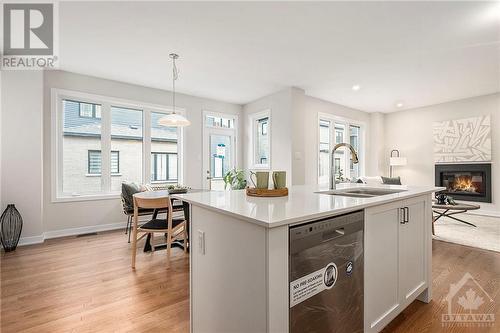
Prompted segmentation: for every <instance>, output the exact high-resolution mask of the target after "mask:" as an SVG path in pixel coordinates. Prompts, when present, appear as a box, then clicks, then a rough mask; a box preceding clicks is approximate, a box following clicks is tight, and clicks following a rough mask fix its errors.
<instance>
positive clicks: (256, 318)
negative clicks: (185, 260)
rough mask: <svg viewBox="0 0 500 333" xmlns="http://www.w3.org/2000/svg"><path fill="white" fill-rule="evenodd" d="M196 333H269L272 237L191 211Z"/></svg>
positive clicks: (223, 218)
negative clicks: (268, 259) (268, 269)
mask: <svg viewBox="0 0 500 333" xmlns="http://www.w3.org/2000/svg"><path fill="white" fill-rule="evenodd" d="M190 220H191V226H190V242H191V246H190V260H191V274H190V276H191V284H190V288H191V293H190V297H191V302H190V305H191V332H195V333H204V332H234V333H237V332H242V333H245V332H248V333H254V332H266V331H267V306H268V304H267V303H268V300H267V288H268V279H267V267H266V263H267V260H266V258H267V255H266V249H267V242H266V237H267V235H266V234H267V232H266V228H263V227H261V226H259V225H257V224H254V223H248V222H247V221H243V220H240V219H238V218H236V217H233V216H230V215H224V214H219V213H217V212H214V211H212V210H209V209H205V208H202V207H197V206H191V219H190Z"/></svg>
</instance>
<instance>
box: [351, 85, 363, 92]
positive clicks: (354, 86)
mask: <svg viewBox="0 0 500 333" xmlns="http://www.w3.org/2000/svg"><path fill="white" fill-rule="evenodd" d="M359 89H361V86H360V85H359V84H355V85H353V86H352V90H354V91H358V90H359Z"/></svg>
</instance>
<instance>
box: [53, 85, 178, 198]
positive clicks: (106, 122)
mask: <svg viewBox="0 0 500 333" xmlns="http://www.w3.org/2000/svg"><path fill="white" fill-rule="evenodd" d="M53 101H54V104H53V114H54V117H52V119H53V128H56V129H57V131H55V132H54V133H53V140H52V153H53V156H52V157H53V161H54V163H55V165H57V167H56V168H54V171H55V173H54V181H53V187H52V189H53V190H52V198H53V200H54V201H59V200H61V201H67V200H70V201H71V200H80V199H72V198H73V197H78V198H83V200H86V199H85V197H87V196H89V199H90V198H96V196H103V195H117V194H119V193H120V191H121V183H122V182H124V181H127V182H129V181H133V182H138V183H148V182H150V181H155V182H167V183H168V182H174V183H175V182H177V181H180V180H182V168H180V165H181V163H182V151H180V150H179V149H178V147H181V145H179V140H180V137H181V136H180V133H181V131H182V130H181V128H170V127H163V126H160V125H159V124H158V120H159V119H160V118H161V117H163V116H165V114H167V113H168V111H166V110H163V109H161V108H160V107H158V106H150V105H145V104H142V103H138V102H133V101H126V100H118V99H115V98H111V97H105V96H96V95H90V94H85V93H79V92H72V91H64V90H58V89H53ZM180 112H182V111H180ZM145 119H146V120H147V123H145V121H144V120H145ZM145 152H148V154H147V155H146V154H145ZM151 152H154V153H157V154H158V155H155V154H153V153H151ZM145 165H150V167H147V168H146V169H144V166H145Z"/></svg>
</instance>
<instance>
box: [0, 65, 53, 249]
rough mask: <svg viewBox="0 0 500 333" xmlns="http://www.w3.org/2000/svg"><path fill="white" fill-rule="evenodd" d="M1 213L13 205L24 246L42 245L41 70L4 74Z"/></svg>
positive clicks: (6, 72)
mask: <svg viewBox="0 0 500 333" xmlns="http://www.w3.org/2000/svg"><path fill="white" fill-rule="evenodd" d="M1 79H2V84H1V86H2V90H1V91H2V103H1V105H2V112H1V113H2V115H1V118H2V122H1V131H0V132H1V154H2V155H1V158H0V161H1V168H0V169H1V179H2V185H1V191H0V192H1V199H2V201H1V205H0V207H1V210H2V211H3V210H4V209H5V207H6V206H7V204H10V203H13V204H15V205H16V207H17V209H18V210H19V212H20V213H21V216H22V217H23V221H24V225H23V230H22V234H21V237H22V242H21V244H22V243H25V244H26V243H31V242H39V241H41V240H42V239H43V238H42V237H41V235H42V233H43V226H42V114H43V113H42V101H43V73H42V72H41V71H4V72H3V73H2V77H1Z"/></svg>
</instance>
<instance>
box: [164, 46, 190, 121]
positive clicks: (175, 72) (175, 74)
mask: <svg viewBox="0 0 500 333" xmlns="http://www.w3.org/2000/svg"><path fill="white" fill-rule="evenodd" d="M169 56H170V58H172V108H173V111H172V113H170V114H168V115H166V116H164V117H161V118H160V120H158V124H160V125H162V126H168V127H183V126H189V125H191V122H190V121H189V120H187V119H186V117H184V116H183V115H181V114H178V113H175V80H177V79H178V77H179V71H178V70H177V66H176V65H175V60H176V59H178V58H179V55H178V54H175V53H170V55H169Z"/></svg>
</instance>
